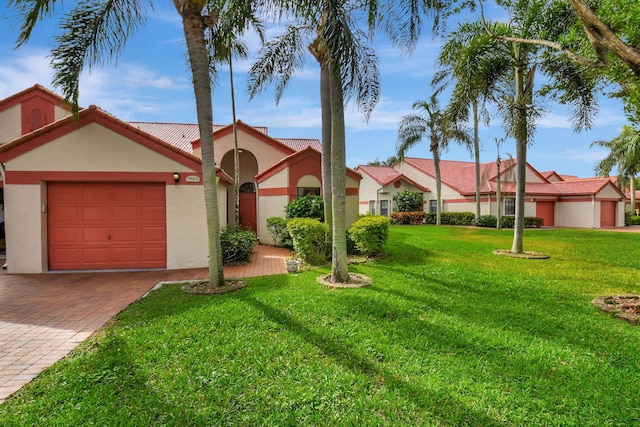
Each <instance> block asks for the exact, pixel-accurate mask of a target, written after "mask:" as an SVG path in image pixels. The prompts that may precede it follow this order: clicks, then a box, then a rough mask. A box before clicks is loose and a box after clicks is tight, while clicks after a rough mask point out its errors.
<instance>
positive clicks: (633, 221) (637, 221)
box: [629, 215, 640, 225]
mask: <svg viewBox="0 0 640 427" xmlns="http://www.w3.org/2000/svg"><path fill="white" fill-rule="evenodd" d="M629 225H640V216H638V215H630V216H629Z"/></svg>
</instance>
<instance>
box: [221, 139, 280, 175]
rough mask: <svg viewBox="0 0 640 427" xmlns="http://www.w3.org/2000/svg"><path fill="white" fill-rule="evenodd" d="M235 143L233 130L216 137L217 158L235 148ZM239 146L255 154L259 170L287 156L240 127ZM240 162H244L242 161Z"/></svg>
mask: <svg viewBox="0 0 640 427" xmlns="http://www.w3.org/2000/svg"><path fill="white" fill-rule="evenodd" d="M234 145H235V144H234V140H233V132H231V133H229V134H227V135H224V136H223V137H216V138H215V141H214V151H215V158H216V159H219V160H218V161H220V160H221V159H222V157H223V156H224V155H225V153H227V152H228V151H230V150H233V149H234ZM238 148H240V149H242V150H246V151H248V152H250V153H251V154H253V155H254V156H255V158H256V160H257V161H258V171H260V172H261V171H264V170H265V169H267V168H269V167H270V166H272V165H274V164H276V163H277V162H279V161H280V160H282V159H283V158H284V157H285V156H286V154H284V153H283V152H282V151H281V150H279V149H277V148H275V147H273V146H271V145H269V144H267V143H265V142H263V141H262V140H260V139H258V138H256V137H254V136H253V135H250V134H248V133H246V132H244V131H243V130H242V128H238ZM240 164H242V161H241V162H240Z"/></svg>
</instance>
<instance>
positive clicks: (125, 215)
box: [111, 206, 138, 222]
mask: <svg viewBox="0 0 640 427" xmlns="http://www.w3.org/2000/svg"><path fill="white" fill-rule="evenodd" d="M111 219H112V220H113V221H125V222H136V221H138V207H136V206H112V207H111Z"/></svg>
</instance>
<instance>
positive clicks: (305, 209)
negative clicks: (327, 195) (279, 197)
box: [284, 194, 324, 222]
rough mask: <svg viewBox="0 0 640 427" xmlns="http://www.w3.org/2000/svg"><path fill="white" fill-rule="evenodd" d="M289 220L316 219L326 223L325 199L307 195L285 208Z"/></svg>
mask: <svg viewBox="0 0 640 427" xmlns="http://www.w3.org/2000/svg"><path fill="white" fill-rule="evenodd" d="M284 213H285V216H286V218H287V219H291V218H316V219H317V220H319V221H321V222H324V199H323V198H322V197H320V196H314V195H312V194H307V195H306V196H304V197H300V198H299V199H296V200H294V201H292V202H290V203H289V204H288V205H287V206H285V207H284Z"/></svg>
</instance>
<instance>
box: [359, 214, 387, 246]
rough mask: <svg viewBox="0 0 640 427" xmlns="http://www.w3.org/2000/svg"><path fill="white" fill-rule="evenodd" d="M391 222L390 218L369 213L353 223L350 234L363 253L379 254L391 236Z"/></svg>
mask: <svg viewBox="0 0 640 427" xmlns="http://www.w3.org/2000/svg"><path fill="white" fill-rule="evenodd" d="M389 223H390V221H389V218H386V217H384V216H380V215H367V216H365V217H362V218H360V219H359V220H357V221H356V222H354V223H353V225H352V226H351V228H350V229H349V236H350V237H351V239H352V240H353V241H354V243H355V245H356V249H358V251H359V252H360V253H361V254H363V255H365V256H372V255H378V254H380V253H382V248H383V246H384V244H385V243H386V242H387V238H388V237H389Z"/></svg>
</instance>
